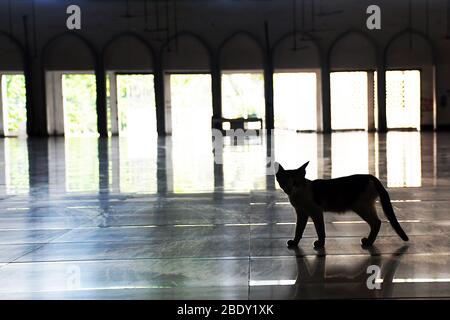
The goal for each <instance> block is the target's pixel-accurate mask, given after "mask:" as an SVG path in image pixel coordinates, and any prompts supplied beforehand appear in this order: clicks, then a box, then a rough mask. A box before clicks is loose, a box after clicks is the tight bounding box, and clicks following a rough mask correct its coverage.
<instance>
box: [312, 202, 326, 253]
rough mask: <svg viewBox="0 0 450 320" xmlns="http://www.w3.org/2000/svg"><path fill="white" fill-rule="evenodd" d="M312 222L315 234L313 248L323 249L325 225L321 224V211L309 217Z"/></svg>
mask: <svg viewBox="0 0 450 320" xmlns="http://www.w3.org/2000/svg"><path fill="white" fill-rule="evenodd" d="M311 218H312V219H313V222H314V227H315V228H316V232H317V237H318V239H317V241H314V248H323V247H324V246H325V224H324V222H323V211H321V210H320V211H319V210H317V211H316V212H314V214H313V215H311Z"/></svg>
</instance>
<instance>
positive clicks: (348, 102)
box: [330, 71, 368, 130]
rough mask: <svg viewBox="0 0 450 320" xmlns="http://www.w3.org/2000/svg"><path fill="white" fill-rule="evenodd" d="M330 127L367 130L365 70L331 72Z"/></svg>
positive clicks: (334, 128)
mask: <svg viewBox="0 0 450 320" xmlns="http://www.w3.org/2000/svg"><path fill="white" fill-rule="evenodd" d="M330 82H331V128H332V129H333V130H345V129H363V130H367V110H368V90H367V72H365V71H352V72H332V73H331V74H330Z"/></svg>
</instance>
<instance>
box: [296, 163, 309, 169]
mask: <svg viewBox="0 0 450 320" xmlns="http://www.w3.org/2000/svg"><path fill="white" fill-rule="evenodd" d="M308 164H309V161H308V162H306V163H304V164H303V165H302V166H301V167H300V168H298V169H297V170H304V171H306V167H307V166H308Z"/></svg>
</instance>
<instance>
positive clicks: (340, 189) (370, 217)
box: [275, 162, 409, 248]
mask: <svg viewBox="0 0 450 320" xmlns="http://www.w3.org/2000/svg"><path fill="white" fill-rule="evenodd" d="M308 163H309V162H307V163H305V164H304V165H302V166H301V167H300V168H298V169H296V170H285V169H283V167H282V166H281V165H280V164H278V163H275V168H277V166H278V170H277V173H276V177H277V181H278V183H279V184H280V187H281V188H282V189H283V191H284V192H285V193H286V194H287V195H288V197H289V201H290V203H291V204H292V206H293V207H294V209H295V212H296V214H297V225H296V228H295V237H294V239H293V240H289V241H288V242H287V244H288V246H289V247H292V246H297V245H298V242H299V241H300V239H301V238H302V235H303V231H304V230H305V226H306V222H307V221H308V218H309V217H311V219H312V220H313V222H314V226H315V228H316V232H317V236H318V238H319V239H318V240H317V241H315V242H314V247H316V248H321V247H323V246H324V245H325V226H324V222H323V212H324V211H331V212H338V213H344V212H345V211H348V210H352V211H354V212H356V214H358V215H359V216H360V217H361V218H362V219H363V220H364V221H366V222H367V223H368V224H369V226H370V234H369V236H368V237H367V238H362V239H361V244H362V245H363V246H371V245H372V244H373V243H374V241H375V239H376V237H377V234H378V231H379V230H380V226H381V221H380V219H379V218H378V216H377V211H376V209H375V200H376V199H377V198H378V197H380V202H381V206H382V208H383V211H384V214H385V215H386V217H387V218H388V220H389V222H390V223H391V225H392V227H393V228H394V230H395V231H396V232H397V234H398V235H399V236H400V238H402V239H403V240H404V241H408V240H409V239H408V236H407V235H406V233H405V232H404V231H403V229H402V227H401V226H400V224H399V223H398V221H397V218H396V217H395V214H394V210H393V208H392V204H391V200H390V198H389V194H388V192H387V191H386V189H385V188H384V187H383V185H382V184H381V182H380V180H378V179H377V178H376V177H374V176H372V175H368V174H358V175H352V176H348V177H342V178H337V179H329V180H322V179H318V180H314V181H311V180H308V179H306V178H305V174H306V167H307V166H308Z"/></svg>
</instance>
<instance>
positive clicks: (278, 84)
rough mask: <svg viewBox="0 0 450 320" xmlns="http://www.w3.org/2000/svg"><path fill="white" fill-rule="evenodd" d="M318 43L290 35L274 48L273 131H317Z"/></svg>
mask: <svg viewBox="0 0 450 320" xmlns="http://www.w3.org/2000/svg"><path fill="white" fill-rule="evenodd" d="M320 57H321V53H320V50H319V48H318V46H317V43H316V42H315V41H314V40H313V38H312V37H311V36H309V35H307V34H302V33H298V34H292V33H289V34H287V35H285V36H283V37H282V38H280V40H278V41H277V43H276V44H275V46H274V49H273V66H274V75H273V77H274V80H273V82H274V126H275V129H287V130H295V131H317V130H318V129H319V130H320V128H321V127H322V124H321V119H322V116H321V107H320V106H321V95H320V92H321V90H320V87H321V85H320V83H321V81H320V67H321V62H320Z"/></svg>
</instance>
